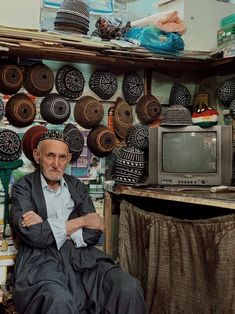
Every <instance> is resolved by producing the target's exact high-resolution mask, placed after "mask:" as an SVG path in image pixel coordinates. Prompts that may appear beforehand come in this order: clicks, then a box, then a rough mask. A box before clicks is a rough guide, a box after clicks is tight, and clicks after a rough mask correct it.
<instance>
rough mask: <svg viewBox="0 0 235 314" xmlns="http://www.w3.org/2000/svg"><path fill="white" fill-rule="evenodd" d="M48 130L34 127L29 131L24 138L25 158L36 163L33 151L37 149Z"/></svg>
mask: <svg viewBox="0 0 235 314" xmlns="http://www.w3.org/2000/svg"><path fill="white" fill-rule="evenodd" d="M47 131H48V129H47V128H46V127H44V126H42V125H34V126H32V127H31V128H30V129H28V130H27V131H26V132H25V134H24V136H23V138H22V149H23V152H24V154H25V156H26V157H27V158H28V159H29V160H31V161H34V158H33V150H34V148H36V147H37V144H38V141H39V139H40V137H41V136H42V134H43V133H45V132H47Z"/></svg>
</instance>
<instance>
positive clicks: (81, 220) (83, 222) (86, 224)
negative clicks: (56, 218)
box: [66, 213, 104, 235]
mask: <svg viewBox="0 0 235 314" xmlns="http://www.w3.org/2000/svg"><path fill="white" fill-rule="evenodd" d="M80 228H88V229H97V230H100V231H102V232H103V231H104V223H103V219H102V218H101V217H100V216H99V215H98V214H97V213H89V214H87V215H85V216H81V217H78V218H74V219H71V220H68V221H67V222H66V232H67V235H70V234H71V233H73V232H75V231H77V230H78V229H80Z"/></svg>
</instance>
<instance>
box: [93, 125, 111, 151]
mask: <svg viewBox="0 0 235 314" xmlns="http://www.w3.org/2000/svg"><path fill="white" fill-rule="evenodd" d="M115 144H116V138H115V134H114V133H113V132H112V131H111V130H110V129H108V128H107V127H105V126H103V125H98V126H96V127H94V128H93V129H92V130H91V131H90V132H89V134H88V136H87V147H88V148H89V150H90V151H91V152H92V154H94V155H95V156H97V157H105V156H107V155H108V154H110V153H111V152H112V151H113V149H114V147H115Z"/></svg>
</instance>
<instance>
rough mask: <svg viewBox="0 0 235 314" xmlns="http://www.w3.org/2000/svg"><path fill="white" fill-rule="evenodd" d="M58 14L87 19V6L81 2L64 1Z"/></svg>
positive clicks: (79, 0) (74, 0) (81, 0)
mask: <svg viewBox="0 0 235 314" xmlns="http://www.w3.org/2000/svg"><path fill="white" fill-rule="evenodd" d="M58 13H67V14H71V15H76V16H82V17H84V18H89V16H90V14H89V6H88V4H87V3H86V2H85V1H83V0H64V1H63V2H62V3H61V5H60V8H59V10H58Z"/></svg>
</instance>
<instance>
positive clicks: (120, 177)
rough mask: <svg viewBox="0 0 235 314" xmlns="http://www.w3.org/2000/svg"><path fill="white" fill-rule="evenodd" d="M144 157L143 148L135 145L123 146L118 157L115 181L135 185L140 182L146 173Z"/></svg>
mask: <svg viewBox="0 0 235 314" xmlns="http://www.w3.org/2000/svg"><path fill="white" fill-rule="evenodd" d="M144 159H145V157H144V152H143V151H142V150H140V149H138V148H136V147H133V146H127V147H123V148H122V149H121V150H120V151H119V155H118V157H117V159H116V165H115V173H114V180H115V183H117V184H124V185H134V184H136V183H138V182H140V181H141V179H142V177H143V174H144Z"/></svg>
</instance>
